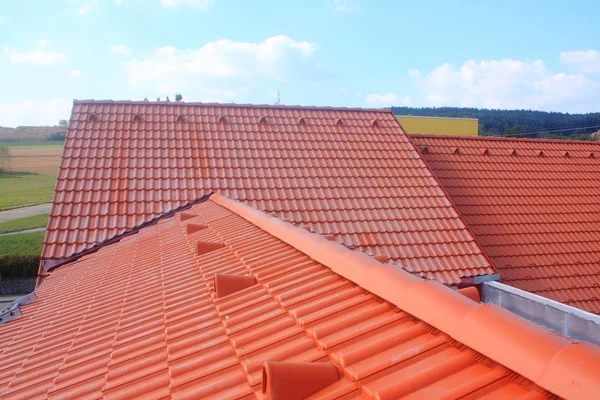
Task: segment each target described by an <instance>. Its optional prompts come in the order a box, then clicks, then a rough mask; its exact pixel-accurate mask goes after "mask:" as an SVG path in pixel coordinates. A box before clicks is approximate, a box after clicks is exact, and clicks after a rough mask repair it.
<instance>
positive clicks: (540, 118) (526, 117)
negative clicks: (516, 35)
mask: <svg viewBox="0 0 600 400" xmlns="http://www.w3.org/2000/svg"><path fill="white" fill-rule="evenodd" d="M392 112H393V113H394V114H396V115H417V116H427V117H451V118H477V119H478V120H479V134H480V135H483V136H510V137H529V138H535V137H540V138H555V139H578V140H587V139H589V138H590V133H592V132H597V131H598V129H599V128H600V112H598V113H589V114H569V113H560V112H545V111H533V110H488V109H480V108H460V107H439V108H435V107H433V108H432V107H425V108H414V107H392Z"/></svg>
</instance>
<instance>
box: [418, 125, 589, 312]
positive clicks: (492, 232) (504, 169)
mask: <svg viewBox="0 0 600 400" xmlns="http://www.w3.org/2000/svg"><path fill="white" fill-rule="evenodd" d="M412 140H413V141H414V142H415V144H417V145H418V146H419V147H420V148H421V149H423V148H425V147H426V148H427V150H426V151H425V152H423V157H424V158H425V160H426V161H427V163H428V164H429V166H430V167H431V169H432V170H433V171H434V173H435V174H436V176H437V178H438V179H439V181H440V182H441V183H442V185H443V186H444V188H445V190H446V191H447V193H448V194H449V195H450V197H451V198H452V201H453V202H454V204H455V205H456V206H457V208H458V209H459V211H460V212H461V214H462V216H463V218H464V219H465V221H466V222H467V224H468V225H469V227H470V228H471V230H472V231H473V233H474V234H475V236H476V237H477V239H478V240H479V243H480V244H481V246H482V247H483V248H484V250H485V252H486V253H487V255H488V257H489V258H490V260H491V261H492V263H493V264H494V266H495V267H496V268H497V269H498V271H499V272H500V274H501V279H502V281H503V282H504V283H507V284H509V285H512V286H515V287H517V288H519V289H523V290H526V291H529V292H533V293H536V294H539V295H541V296H545V297H548V298H550V299H553V300H556V301H559V302H561V303H565V304H568V305H571V306H574V307H578V308H581V309H583V310H586V311H590V312H593V313H596V314H599V313H600V229H599V228H598V227H599V226H600V225H599V223H600V213H599V211H600V145H598V144H596V143H589V142H573V141H572V142H568V141H556V140H531V139H495V138H456V137H454V138H451V137H435V136H421V137H419V136H412ZM456 149H458V150H456Z"/></svg>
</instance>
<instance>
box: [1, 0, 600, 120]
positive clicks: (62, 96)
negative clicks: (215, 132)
mask: <svg viewBox="0 0 600 400" xmlns="http://www.w3.org/2000/svg"><path fill="white" fill-rule="evenodd" d="M598 15H600V2H598V1H568V2H567V1H557V2H547V1H508V0H506V1H460V2H458V1H429V2H418V1H411V2H409V1H401V0H397V1H391V0H390V1H383V0H381V1H378V0H370V1H366V0H304V1H257V0H253V1H242V0H237V1H236V0H39V1H33V0H19V1H8V0H2V1H1V2H0V77H1V78H0V79H1V81H0V88H1V89H0V126H17V125H35V124H52V123H56V122H57V121H58V119H60V118H68V115H69V112H70V107H71V105H72V100H73V99H89V98H94V99H131V100H142V99H144V98H145V97H148V98H149V99H150V100H155V99H156V98H157V97H161V99H164V98H165V97H166V96H167V95H168V96H170V97H171V98H173V97H174V95H175V93H177V92H181V93H182V94H183V97H184V100H188V101H218V102H227V103H229V102H236V103H267V104H272V103H274V102H275V101H276V100H277V91H278V90H279V92H280V97H281V102H282V103H284V104H301V105H332V106H361V107H387V106H392V105H411V106H445V105H447V106H476V107H486V108H533V109H541V110H553V111H568V112H593V111H600V40H599V38H600V23H599V22H598Z"/></svg>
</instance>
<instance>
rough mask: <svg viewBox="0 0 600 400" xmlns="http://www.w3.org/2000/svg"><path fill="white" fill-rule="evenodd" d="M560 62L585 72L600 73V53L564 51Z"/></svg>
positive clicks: (593, 51) (594, 51)
mask: <svg viewBox="0 0 600 400" xmlns="http://www.w3.org/2000/svg"><path fill="white" fill-rule="evenodd" d="M560 60H561V61H562V62H564V63H565V64H569V65H574V66H576V67H578V68H580V69H581V70H582V71H583V72H600V51H597V50H588V51H564V52H562V53H560Z"/></svg>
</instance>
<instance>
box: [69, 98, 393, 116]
mask: <svg viewBox="0 0 600 400" xmlns="http://www.w3.org/2000/svg"><path fill="white" fill-rule="evenodd" d="M76 104H125V105H148V106H153V105H157V106H159V105H170V106H175V105H176V106H195V107H198V106H204V107H222V108H266V109H285V110H315V111H369V112H381V113H390V114H392V109H391V108H361V107H331V106H301V105H284V104H250V103H247V104H242V103H204V102H184V101H144V100H140V101H132V100H94V99H85V100H77V99H75V100H73V105H76ZM392 115H393V114H392Z"/></svg>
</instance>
